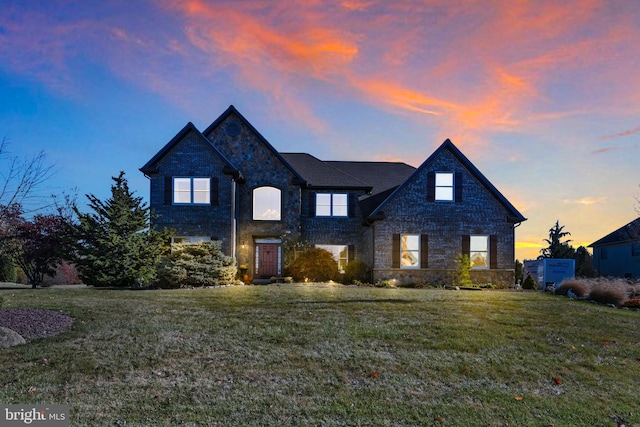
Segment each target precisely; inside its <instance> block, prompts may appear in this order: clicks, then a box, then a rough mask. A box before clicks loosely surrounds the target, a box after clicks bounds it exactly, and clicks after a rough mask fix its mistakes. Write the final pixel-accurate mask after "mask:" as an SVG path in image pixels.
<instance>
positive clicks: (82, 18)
mask: <svg viewBox="0 0 640 427" xmlns="http://www.w3.org/2000/svg"><path fill="white" fill-rule="evenodd" d="M141 17H144V19H141ZM638 58H640V3H638V2H635V1H616V0H569V1H563V2H560V1H527V0H525V1H518V2H486V1H483V0H465V1H456V2H450V1H445V0H427V1H418V0H400V1H396V2H386V1H381V0H335V1H330V2H319V1H317V0H303V1H295V2H294V1H278V2H268V1H264V0H243V1H232V0H210V1H208V0H149V1H144V2H125V1H121V0H114V1H109V2H74V3H73V4H70V3H69V2H63V1H59V0H51V1H47V2H38V3H33V2H24V1H19V0H8V1H5V2H3V12H2V13H1V14H0V89H1V90H2V92H1V93H0V99H2V103H1V104H0V124H2V128H1V130H0V138H2V137H6V138H7V139H8V140H9V141H10V143H11V149H12V151H13V153H14V154H18V155H20V156H28V155H29V153H33V152H37V151H39V150H44V151H45V152H47V153H48V156H49V159H50V160H51V161H52V162H55V164H56V167H57V169H58V174H57V175H56V178H55V182H54V183H52V189H54V190H55V191H61V190H65V189H69V188H73V187H77V189H78V193H79V194H80V195H83V194H85V193H94V194H97V195H100V194H102V193H104V192H106V191H108V186H109V177H110V176H112V175H117V174H118V172H119V171H120V170H124V171H125V172H127V175H128V178H129V179H130V180H131V186H132V187H133V188H135V189H136V190H137V192H138V194H140V195H143V196H144V197H147V196H148V182H147V181H146V180H145V178H144V177H142V175H141V174H140V173H139V172H138V167H140V166H141V165H142V164H143V163H144V162H145V161H146V160H147V159H148V158H149V157H150V156H151V155H152V154H153V153H155V152H157V151H158V149H159V148H160V147H162V146H163V145H164V144H165V143H166V142H167V141H169V140H170V139H171V138H172V137H173V136H174V135H175V133H176V132H177V131H178V130H180V129H181V128H182V127H183V126H184V125H185V124H186V123H187V122H189V121H192V122H194V124H196V126H197V127H199V128H201V129H203V128H205V127H206V126H208V125H209V124H210V123H211V122H212V121H213V120H214V119H215V118H216V117H217V116H218V115H219V114H220V113H222V112H223V111H224V110H225V109H226V108H227V107H228V106H229V105H230V104H233V105H235V106H236V107H237V108H238V110H239V111H241V112H242V113H243V114H244V115H245V116H246V117H247V119H249V121H251V122H252V124H253V125H254V126H255V127H256V129H258V131H259V132H261V133H262V135H263V136H265V137H266V138H267V140H269V142H270V143H271V144H272V145H273V146H274V147H275V148H276V149H278V150H279V151H282V152H308V153H310V154H313V155H314V156H316V157H319V158H322V159H325V160H372V161H375V160H381V159H394V160H396V161H403V162H406V163H409V164H411V165H414V166H418V165H419V164H420V163H422V161H424V159H425V158H426V157H427V156H428V155H430V154H431V153H432V152H433V150H434V149H435V148H436V147H437V146H439V145H440V144H441V143H442V141H443V140H444V139H446V138H450V139H451V140H452V141H453V142H454V143H455V144H456V145H457V146H458V147H460V148H461V149H462V151H463V152H464V153H465V154H466V155H467V157H469V159H470V160H471V161H472V162H473V163H474V164H475V165H476V166H477V167H478V168H479V169H480V170H481V171H482V172H483V173H484V174H485V175H486V176H487V178H489V180H490V181H491V182H492V183H493V184H494V185H495V186H496V187H497V188H498V189H499V190H500V191H501V192H502V193H503V194H504V195H505V196H506V197H507V198H508V199H509V200H510V201H511V202H512V203H513V204H514V205H515V206H516V207H517V208H518V209H519V210H520V211H521V212H522V213H523V215H524V216H526V217H527V218H529V220H528V221H526V222H525V223H523V224H522V225H521V226H519V227H518V228H517V229H516V240H517V242H518V243H517V244H516V256H517V257H518V258H519V259H523V258H532V257H535V256H537V255H538V254H539V251H540V249H541V248H542V247H544V245H543V243H544V242H543V239H544V238H546V237H548V230H549V228H551V226H552V225H553V224H554V223H555V221H556V220H559V221H560V224H562V225H564V226H565V229H566V230H568V231H570V232H571V234H572V238H573V240H574V245H576V243H577V242H586V244H588V243H591V242H593V241H595V240H597V239H599V238H600V237H603V236H604V235H606V234H608V233H609V232H611V231H613V230H615V229H617V228H619V227H620V226H622V225H624V224H626V223H627V222H629V221H631V220H633V219H634V218H636V217H637V212H636V210H635V208H637V202H636V200H635V199H636V198H637V197H638V194H640V188H639V187H638V185H639V184H640V172H639V171H640V168H638V163H639V162H638V161H639V160H640V151H639V149H640V69H639V68H640V63H639V62H638ZM578 244H583V243H578Z"/></svg>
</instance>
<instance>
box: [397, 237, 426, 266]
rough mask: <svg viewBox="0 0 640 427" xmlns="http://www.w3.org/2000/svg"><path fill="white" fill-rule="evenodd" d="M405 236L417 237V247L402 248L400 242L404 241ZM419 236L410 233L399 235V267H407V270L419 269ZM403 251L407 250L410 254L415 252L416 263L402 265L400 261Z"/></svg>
mask: <svg viewBox="0 0 640 427" xmlns="http://www.w3.org/2000/svg"><path fill="white" fill-rule="evenodd" d="M405 236H407V237H409V236H411V237H417V238H418V248H417V249H406V250H405V249H403V247H402V244H403V241H404V237H405ZM420 239H421V236H420V235H419V234H411V233H403V234H401V235H400V268H405V269H409V270H416V269H420V257H421V254H420V251H421V248H420V246H421V242H420ZM403 252H409V253H411V254H416V255H417V258H416V263H415V264H414V265H403V263H402V253H403Z"/></svg>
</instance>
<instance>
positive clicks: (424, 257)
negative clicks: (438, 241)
mask: <svg viewBox="0 0 640 427" xmlns="http://www.w3.org/2000/svg"><path fill="white" fill-rule="evenodd" d="M420 268H429V236H427V235H426V234H421V235H420Z"/></svg>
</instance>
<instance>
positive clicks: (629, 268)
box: [589, 218, 640, 279]
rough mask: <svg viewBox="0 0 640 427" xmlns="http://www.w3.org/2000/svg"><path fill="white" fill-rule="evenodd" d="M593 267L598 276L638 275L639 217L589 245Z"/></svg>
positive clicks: (639, 266) (639, 255)
mask: <svg viewBox="0 0 640 427" xmlns="http://www.w3.org/2000/svg"><path fill="white" fill-rule="evenodd" d="M589 247H591V248H593V268H595V269H596V270H597V271H598V275H600V276H608V277H624V278H627V279H638V278H639V277H640V218H636V219H634V220H633V221H631V222H630V223H628V224H626V225H623V226H622V227H620V228H618V229H617V230H615V231H613V232H611V233H609V234H607V235H606V236H604V237H603V238H601V239H598V240H597V241H595V242H593V243H592V244H590V245H589Z"/></svg>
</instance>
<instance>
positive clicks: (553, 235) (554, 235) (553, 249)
mask: <svg viewBox="0 0 640 427" xmlns="http://www.w3.org/2000/svg"><path fill="white" fill-rule="evenodd" d="M563 230H564V225H563V226H560V223H559V221H558V220H556V223H555V225H554V226H553V227H551V229H549V238H548V239H544V241H545V242H547V243H548V244H549V246H548V247H546V248H544V249H542V250H540V252H541V253H542V256H543V257H544V258H570V259H571V258H573V257H574V253H575V249H573V246H571V245H570V244H569V242H571V240H566V241H564V242H563V241H561V240H562V239H563V238H565V237H566V236H570V235H571V233H569V232H568V231H563Z"/></svg>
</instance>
